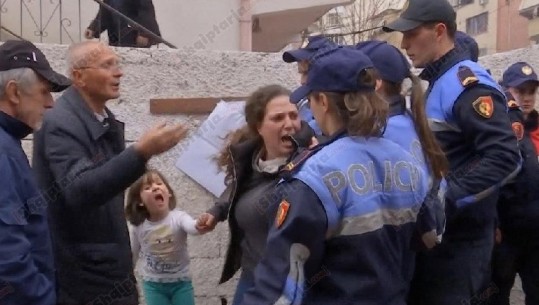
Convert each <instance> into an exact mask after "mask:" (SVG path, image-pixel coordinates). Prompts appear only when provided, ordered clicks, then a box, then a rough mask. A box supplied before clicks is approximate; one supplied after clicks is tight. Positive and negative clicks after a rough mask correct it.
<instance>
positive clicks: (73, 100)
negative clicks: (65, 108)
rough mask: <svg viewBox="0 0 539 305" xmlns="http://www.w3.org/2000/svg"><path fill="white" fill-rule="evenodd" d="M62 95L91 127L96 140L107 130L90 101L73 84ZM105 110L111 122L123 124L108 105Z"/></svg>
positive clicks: (86, 124) (87, 125)
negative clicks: (91, 106)
mask: <svg viewBox="0 0 539 305" xmlns="http://www.w3.org/2000/svg"><path fill="white" fill-rule="evenodd" d="M62 97H63V98H65V99H66V101H67V102H68V104H69V105H70V106H71V110H72V111H73V112H74V113H75V114H76V115H77V116H78V117H79V118H80V119H81V120H82V122H83V123H84V126H86V127H87V128H88V129H89V131H90V133H91V135H92V138H93V139H94V140H97V139H99V138H100V137H101V136H103V135H104V134H105V133H106V132H107V130H108V127H107V126H105V125H104V124H103V123H102V122H100V121H99V120H98V119H97V117H96V115H95V113H94V112H93V110H92V109H91V108H90V106H88V103H87V102H86V101H85V100H84V98H83V97H82V95H81V94H80V93H79V91H78V90H77V89H75V88H74V87H73V86H71V87H69V88H68V89H66V91H65V92H64V94H63V95H62ZM105 112H106V114H107V115H106V117H107V118H108V120H109V121H110V122H117V123H119V124H121V125H123V123H122V122H120V121H118V120H116V117H115V116H114V114H113V113H112V112H111V111H110V110H109V109H108V108H107V107H105Z"/></svg>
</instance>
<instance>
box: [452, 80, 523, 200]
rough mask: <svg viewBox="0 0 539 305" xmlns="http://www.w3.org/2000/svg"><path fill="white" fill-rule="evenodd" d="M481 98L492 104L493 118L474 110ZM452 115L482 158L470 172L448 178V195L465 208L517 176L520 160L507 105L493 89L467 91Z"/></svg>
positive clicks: (460, 97)
mask: <svg viewBox="0 0 539 305" xmlns="http://www.w3.org/2000/svg"><path fill="white" fill-rule="evenodd" d="M480 98H485V99H487V100H491V101H492V108H493V109H492V114H491V116H490V117H488V115H487V117H485V116H482V115H481V114H480V113H479V112H478V110H476V108H474V102H476V101H477V100H478V99H480ZM453 113H454V116H455V118H456V121H457V124H458V126H459V127H460V128H461V130H462V133H463V134H464V136H465V137H466V140H467V141H468V142H469V143H472V144H473V146H474V150H475V154H476V155H477V156H478V157H479V159H478V161H477V162H476V163H475V164H474V165H473V168H471V169H470V170H466V171H462V172H457V173H453V176H451V177H448V189H447V194H446V196H447V198H448V199H449V200H451V201H452V202H455V203H456V205H457V207H462V206H465V205H467V204H470V203H474V202H477V201H479V200H481V199H482V198H485V197H487V196H489V195H490V194H492V193H493V192H495V191H497V190H498V189H499V188H500V187H501V186H502V185H503V184H505V183H506V182H507V181H508V180H509V179H511V178H513V177H514V176H516V174H517V173H518V171H519V170H520V163H521V158H520V154H519V150H518V144H517V139H516V137H515V135H514V133H513V130H512V128H511V122H510V121H509V117H508V115H507V102H506V100H505V98H504V97H503V96H502V95H501V94H500V93H497V92H495V91H494V89H491V88H489V87H483V86H475V87H472V88H470V89H468V90H466V91H464V92H463V93H462V94H461V95H460V96H459V98H458V99H457V101H456V102H455V104H454V107H453Z"/></svg>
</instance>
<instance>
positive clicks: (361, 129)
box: [313, 68, 389, 137]
mask: <svg viewBox="0 0 539 305" xmlns="http://www.w3.org/2000/svg"><path fill="white" fill-rule="evenodd" d="M376 79H377V78H376V71H375V70H374V69H371V68H369V69H365V70H363V72H361V73H360V75H359V78H358V82H359V83H360V84H362V86H369V87H372V88H374V87H375V85H376ZM320 94H324V95H326V96H327V98H328V100H329V107H330V109H332V111H335V112H337V113H338V114H339V116H340V118H341V119H342V120H343V122H344V124H345V126H346V128H347V130H348V134H349V135H351V136H364V137H380V136H381V135H382V134H383V132H384V129H385V127H386V125H387V117H388V114H389V105H388V103H387V102H385V101H384V100H383V99H382V98H381V97H380V96H379V95H378V94H376V92H375V91H374V89H373V90H372V91H358V92H350V93H346V94H342V93H336V92H315V93H313V95H314V96H315V97H316V99H320Z"/></svg>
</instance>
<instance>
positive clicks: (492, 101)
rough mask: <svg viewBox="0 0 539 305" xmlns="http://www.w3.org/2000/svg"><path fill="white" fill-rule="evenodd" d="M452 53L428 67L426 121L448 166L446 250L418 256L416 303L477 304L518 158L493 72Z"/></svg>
mask: <svg viewBox="0 0 539 305" xmlns="http://www.w3.org/2000/svg"><path fill="white" fill-rule="evenodd" d="M468 56H469V55H468V54H467V53H463V52H458V50H455V49H453V50H451V51H450V52H448V53H447V54H446V55H444V56H443V57H442V58H440V59H439V60H437V61H436V62H434V63H432V64H431V65H429V66H428V67H426V68H425V69H424V71H423V72H422V73H421V75H420V77H421V78H423V79H424V80H427V81H429V88H428V91H427V94H428V95H427V96H428V97H427V116H428V117H429V124H430V126H431V129H432V130H433V131H434V132H435V135H436V138H437V139H438V141H439V143H440V145H441V147H442V149H443V150H444V152H445V153H446V157H447V159H448V161H449V166H450V171H449V174H448V176H447V183H448V188H447V193H446V198H445V199H446V215H447V226H446V231H445V233H444V239H443V241H442V243H441V245H439V246H437V247H435V248H434V249H433V250H432V251H429V252H428V253H421V254H419V255H418V260H417V267H416V274H415V277H414V282H413V283H412V291H411V296H410V300H411V302H410V303H411V304H437V305H445V304H448V305H454V304H460V302H461V301H462V300H468V301H470V302H473V301H474V300H473V299H474V298H479V297H481V292H483V291H485V289H487V288H488V285H489V280H490V278H489V270H490V262H491V254H492V249H493V246H494V223H495V218H496V202H497V200H498V193H499V188H500V187H501V186H502V185H503V184H504V183H505V182H507V181H508V180H509V179H511V178H512V177H514V176H515V175H516V173H517V172H518V170H519V168H520V167H519V163H520V155H519V152H518V146H517V142H516V139H515V136H514V134H513V132H512V130H511V124H510V122H509V119H508V117H507V105H506V102H505V96H504V94H503V93H502V92H501V91H500V90H501V89H500V88H499V86H498V85H497V84H496V82H495V81H494V80H493V79H492V78H491V77H490V75H489V74H488V73H487V72H486V71H485V70H484V68H482V67H481V66H479V65H478V64H476V63H475V62H473V61H471V60H468V59H467V57H468Z"/></svg>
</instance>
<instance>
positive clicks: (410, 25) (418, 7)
mask: <svg viewBox="0 0 539 305" xmlns="http://www.w3.org/2000/svg"><path fill="white" fill-rule="evenodd" d="M456 18H457V14H456V13H455V10H454V9H453V7H452V6H451V4H450V3H449V2H448V1H447V0H408V1H407V2H406V4H405V5H404V7H403V12H402V14H401V15H400V16H399V18H398V19H397V20H395V21H393V22H391V23H390V24H388V25H386V26H384V27H383V30H384V31H386V32H393V31H398V32H406V31H410V30H413V29H415V28H417V27H418V26H420V25H422V24H424V23H427V22H433V21H439V22H447V23H452V22H455V20H456Z"/></svg>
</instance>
